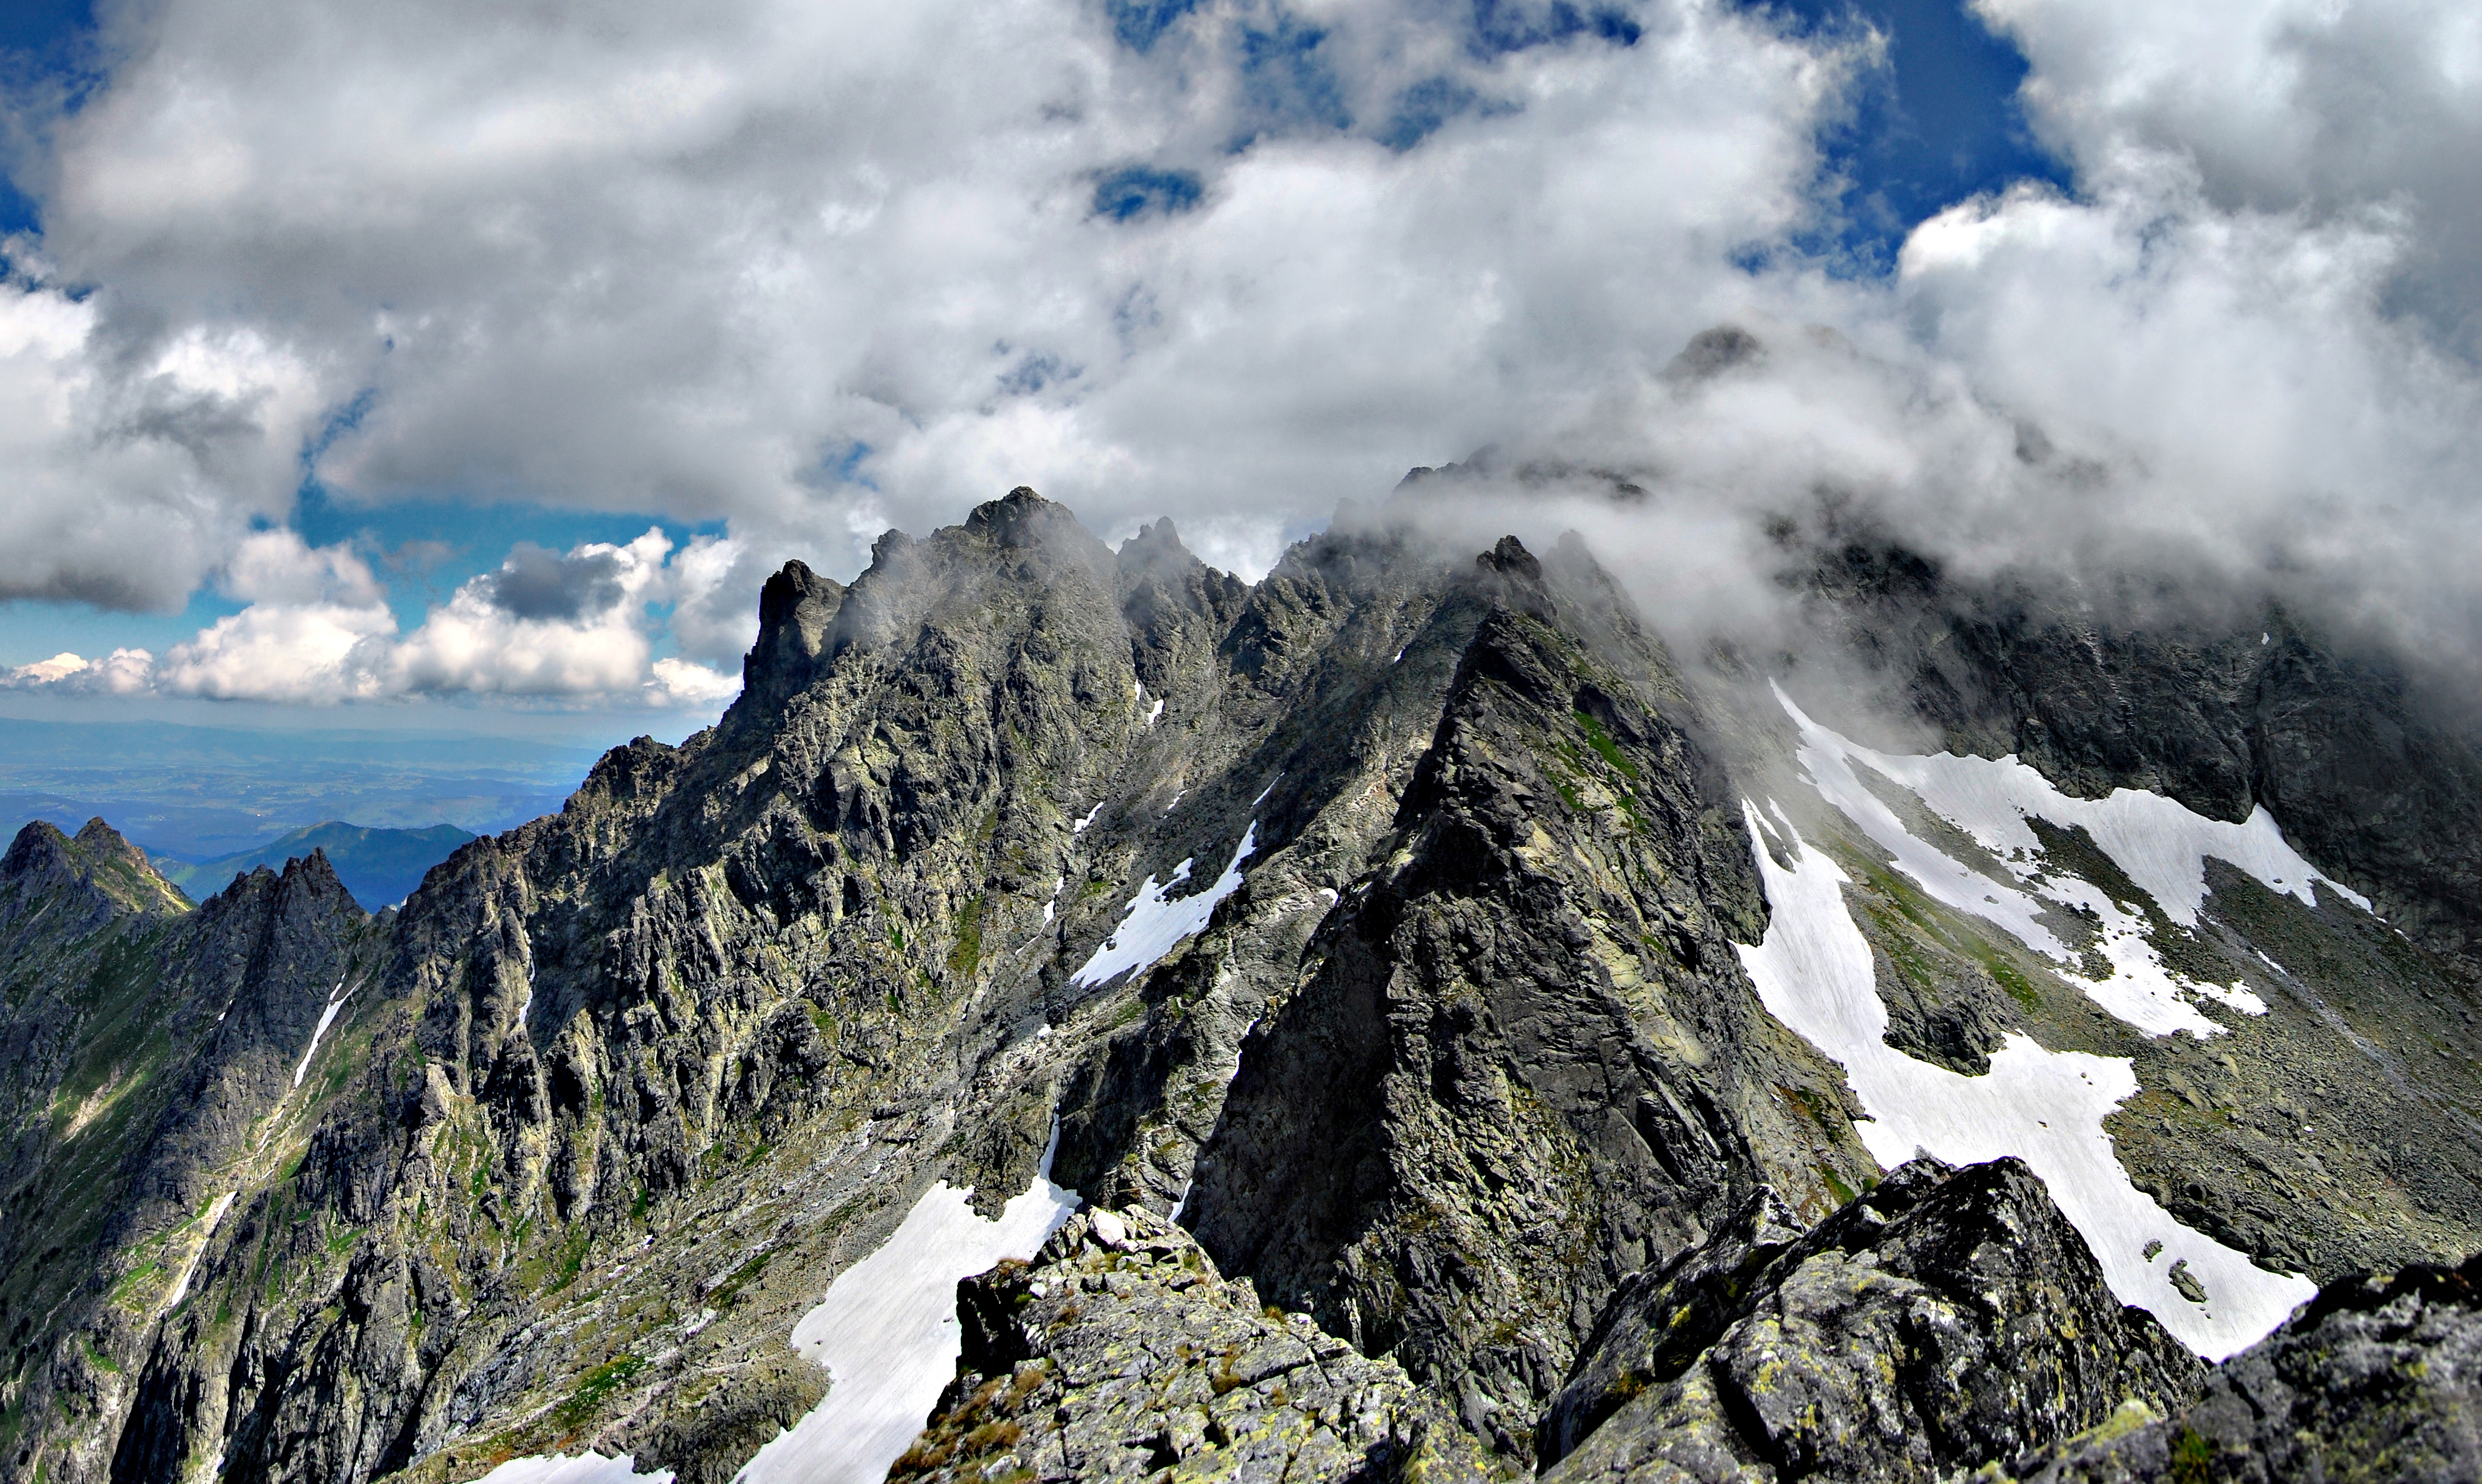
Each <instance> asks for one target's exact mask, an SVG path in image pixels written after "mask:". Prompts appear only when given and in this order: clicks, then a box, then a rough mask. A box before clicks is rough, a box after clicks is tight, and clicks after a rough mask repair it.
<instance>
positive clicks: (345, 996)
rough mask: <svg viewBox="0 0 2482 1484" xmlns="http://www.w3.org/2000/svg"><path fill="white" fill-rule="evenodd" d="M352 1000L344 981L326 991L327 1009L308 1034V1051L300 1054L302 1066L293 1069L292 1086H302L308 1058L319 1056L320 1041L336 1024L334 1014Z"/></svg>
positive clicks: (322, 1012)
mask: <svg viewBox="0 0 2482 1484" xmlns="http://www.w3.org/2000/svg"><path fill="white" fill-rule="evenodd" d="M353 998H354V997H353V995H352V994H351V993H349V992H348V991H347V990H346V989H345V981H344V980H342V979H338V980H337V981H336V987H335V988H334V989H331V990H330V991H328V1007H327V1008H326V1009H324V1010H322V1011H320V1012H319V1024H318V1027H317V1028H315V1029H313V1030H312V1031H311V1032H310V1049H309V1050H307V1051H305V1052H304V1053H303V1054H302V1064H301V1065H300V1066H297V1067H295V1068H294V1069H293V1085H294V1086H296V1087H299V1086H301V1085H302V1074H303V1073H304V1072H307V1071H309V1070H310V1058H311V1057H313V1056H315V1055H317V1054H319V1042H320V1040H321V1039H322V1038H324V1037H325V1036H326V1035H327V1034H328V1028H329V1027H330V1026H332V1025H334V1024H335V1023H336V1012H337V1011H339V1010H342V1009H343V1008H344V1007H345V1002H346V1001H348V1000H351V999H353Z"/></svg>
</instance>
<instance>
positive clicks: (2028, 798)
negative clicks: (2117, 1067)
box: [1759, 687, 2370, 1036]
mask: <svg viewBox="0 0 2482 1484" xmlns="http://www.w3.org/2000/svg"><path fill="white" fill-rule="evenodd" d="M1776 699H1777V700H1778V701H1779V702H1781V703H1782V706H1783V708H1784V711H1785V713H1786V714H1787V715H1789V716H1791V717H1792V719H1793V721H1794V723H1795V724H1796V725H1797V726H1799V728H1800V730H1801V742H1800V745H1799V747H1798V749H1797V755H1798V756H1799V758H1800V759H1801V763H1802V766H1803V767H1804V768H1807V769H1808V770H1809V777H1810V781H1811V783H1812V784H1813V785H1814V786H1815V787H1816V788H1817V789H1818V792H1819V794H1820V795H1821V796H1822V797H1824V798H1825V799H1826V800H1827V801H1828V802H1829V803H1831V804H1834V805H1835V807H1836V809H1837V810H1839V811H1840V812H1841V813H1842V814H1843V815H1844V816H1845V817H1846V818H1847V819H1849V820H1852V821H1853V822H1854V823H1855V824H1857V825H1860V826H1861V828H1862V833H1863V834H1865V835H1867V836H1868V837H1869V838H1870V840H1871V842H1872V843H1873V844H1875V845H1876V846H1879V848H1881V849H1882V850H1885V851H1886V852H1888V856H1889V857H1890V859H1891V860H1892V862H1893V863H1894V866H1895V869H1896V870H1898V871H1899V872H1903V873H1904V874H1905V875H1906V876H1907V877H1909V878H1910V879H1911V880H1912V881H1913V882H1914V885H1916V886H1918V887H1919V888H1921V890H1922V891H1923V892H1924V893H1925V894H1926V895H1928V896H1929V897H1930V898H1933V899H1934V900H1936V901H1939V902H1941V903H1942V904H1944V905H1946V906H1948V907H1951V908H1954V909H1955V910H1957V911H1959V912H1965V913H1969V914H1971V915H1972V916H1975V917H1978V918H1981V919H1982V920H1984V921H1985V922H1988V923H1991V924H1994V925H1996V926H1998V927H1999V928H2001V929H2003V930H2004V931H2006V932H2007V933H2008V934H2009V935H2010V936H2012V937H2014V938H2015V939H2017V941H2019V942H2020V943H2022V944H2024V945H2025V946H2026V947H2027V948H2028V949H2031V950H2034V951H2035V952H2038V953H2041V954H2043V955H2044V956H2045V957H2046V958H2049V959H2050V960H2052V962H2054V963H2055V964H2058V965H2061V966H2063V972H2062V974H2061V977H2062V978H2064V979H2067V980H2069V981H2070V982H2072V983H2074V984H2075V985H2076V986H2077V987H2078V988H2080V989H2081V990H2083V991H2084V992H2085V993H2086V995H2087V996H2088V997H2089V998H2091V999H2092V1000H2093V1001H2094V1002H2096V1003H2098V1004H2099V1005H2101V1006H2102V1007H2103V1008H2104V1009H2106V1010H2109V1011H2110V1012H2111V1013H2112V1014H2114V1015H2116V1016H2118V1017H2120V1018H2121V1019H2122V1020H2124V1021H2126V1022H2127V1023H2128V1024H2129V1025H2131V1026H2134V1027H2136V1028H2138V1029H2140V1030H2143V1031H2145V1032H2146V1033H2147V1034H2149V1035H2169V1034H2170V1033H2172V1032H2173V1031H2175V1030H2186V1031H2188V1032H2190V1033H2191V1034H2192V1035H2198V1036H2212V1035H2221V1034H2222V1033H2223V1030H2224V1028H2223V1027H2221V1026H2219V1025H2217V1024H2215V1023H2214V1022H2213V1021H2211V1020H2208V1019H2207V1018H2206V1017H2205V1015H2203V1014H2201V1013H2199V1011H2198V1009H2197V1007H2196V1005H2195V1004H2194V1003H2193V1002H2192V997H2195V996H2203V997H2205V998H2207V999H2211V1000H2213V1001H2216V1002H2219V1003H2222V1004H2225V1005H2228V1006H2230V1007H2231V1008H2232V1009H2236V1010H2240V1011H2242V1012H2244V1013H2247V1014H2251V1015H2263V1014H2265V1013H2266V1002H2264V1001H2262V1000H2260V999H2259V998H2258V996H2257V995H2255V994H2252V993H2251V992H2250V991H2249V990H2248V989H2246V988H2243V987H2242V986H2241V985H2240V984H2239V983H2238V982H2237V981H2236V982H2234V983H2232V984H2231V985H2211V984H2200V983H2198V982H2197V981H2195V980H2192V979H2190V978H2189V977H2187V976H2184V975H2180V974H2178V973H2176V972H2174V971H2173V970H2172V969H2170V968H2169V967H2168V966H2166V965H2165V964H2164V962H2163V958H2162V955H2161V954H2160V953H2159V952H2157V951H2156V950H2155V947H2154V943H2153V940H2152V937H2151V936H2150V932H2149V924H2148V923H2147V920H2146V919H2145V918H2143V917H2142V916H2139V915H2137V914H2134V913H2131V912H2128V911H2125V910H2123V908H2122V907H2121V905H2120V904H2119V903H2118V902H2115V901H2114V900H2112V898H2111V895H2110V894H2109V893H2108V892H2105V891H2104V890H2103V889H2102V888H2101V887H2099V886H2097V885H2095V884H2094V883H2093V882H2090V881H2087V880H2085V879H2083V878H2081V877H2078V876H2075V875H2072V874H2070V873H2068V872H2066V871H2065V870H2064V869H2063V868H2062V867H2061V866H2060V864H2059V863H2058V862H2056V861H2048V860H2046V858H2045V857H2044V855H2043V850H2042V841H2041V839H2040V838H2039V837H2038V836H2036V835H2035V833H2034V831H2033V829H2032V828H2031V827H2030V826H2029V825H2028V824H2027V823H2026V821H2027V820H2032V819H2042V820H2048V821H2049V822H2051V823H2052V824H2055V825H2058V826H2060V827H2061V828H2063V829H2067V828H2073V827H2079V826H2082V827H2083V828H2084V829H2085V831H2086V833H2087V834H2088V836H2089V837H2091V838H2092V839H2093V841H2094V842H2095V844H2096V845H2097V846H2099V847H2100V848H2101V850H2102V851H2103V853H2104V854H2106V855H2108V856H2110V857H2111V859H2112V861H2113V863H2114V864H2115V865H2117V866H2119V867H2120V869H2121V870H2122V872H2125V873H2126V875H2127V876H2128V878H2129V880H2130V881H2132V882H2134V883H2135V884H2136V885H2137V886H2138V887H2140V888H2141V889H2143V890H2144V891H2145V892H2146V893H2147V894H2148V895H2149V896H2151V897H2152V898H2154V900H2155V902H2156V904H2157V905H2158V906H2160V907H2161V908H2162V911H2163V915H2164V916H2165V917H2166V918H2168V919H2170V920H2171V921H2173V922H2175V923H2178V924H2180V925H2181V926H2183V927H2195V926H2197V925H2198V911H2199V908H2200V907H2201V906H2202V905H2203V904H2204V903H2205V897H2206V866H2205V863H2206V858H2207V857H2208V856H2212V857H2214V858H2215V859H2217V860H2222V861H2228V862H2230V863H2231V864H2232V865H2233V866H2235V867H2237V868H2239V869H2240V870H2242V871H2245V872H2249V873H2250V874H2251V875H2254V876H2256V877H2258V879H2259V880H2260V881H2263V882H2264V883H2266V885H2267V886H2268V887H2269V888H2271V889H2273V890H2276V891H2281V892H2287V893H2289V894H2291V895H2292V896H2293V897H2296V898H2299V899H2300V900H2302V901H2303V902H2304V903H2306V904H2308V905H2310V906H2316V905H2317V895H2316V893H2315V892H2314V891H2313V890H2312V883H2317V884H2319V885H2324V886H2325V887H2327V888H2328V889H2329V890H2330V891H2333V892H2335V893H2336V894H2337V895H2338V896H2340V897H2343V898H2346V899H2347V900H2350V901H2352V902H2353V903H2354V904H2355V905H2357V906H2359V907H2361V908H2362V909H2363V910H2364V911H2367V910H2368V909H2369V905H2370V903H2369V898H2365V897H2363V896H2362V895H2361V894H2359V893H2357V892H2354V891H2352V890H2350V889H2348V888H2346V887H2343V886H2339V885H2337V883H2336V882H2334V881H2332V880H2330V879H2328V878H2327V877H2326V876H2324V875H2321V874H2320V873H2319V872H2317V871H2316V870H2315V869H2314V868H2312V867H2311V866H2310V863H2309V862H2307V861H2305V860H2303V859H2302V858H2301V856H2300V855H2299V854H2298V853H2297V852H2296V851H2294V850H2293V848H2292V847H2291V846H2289V845H2287V844H2285V843H2284V833H2283V831H2282V830H2280V829H2278V828H2277V827H2276V823H2275V817H2274V816H2272V815H2270V814H2268V813H2267V812H2266V810H2265V808H2264V807H2262V806H2261V807H2260V808H2258V810H2256V811H2255V812H2253V813H2252V814H2251V816H2250V818H2249V819H2248V820H2247V821H2246V822H2244V823H2240V824H2231V823H2227V822H2225V821H2223V820H2210V819H2207V818H2206V817H2205V816H2204V815H2201V814H2196V813H2193V812H2192V811H2190V810H2189V809H2188V808H2186V807H2185V806H2183V805H2182V804H2180V803H2179V802H2178V801H2177V800H2174V799H2170V798H2165V797H2163V796H2161V795H2160V794H2145V793H2140V792H2138V791H2136V790H2134V789H2120V790H2117V791H2115V792H2114V793H2113V794H2111V796H2110V797H2108V798H2100V799H2083V798H2073V797H2071V796H2069V795H2067V794H2062V793H2061V792H2060V791H2059V790H2057V789H2055V788H2053V787H2052V786H2051V783H2050V780H2048V779H2046V778H2045V777H2044V776H2043V775H2042V774H2041V773H2039V772H2036V771H2035V770H2034V769H2033V768H2029V767H2027V766H2026V765H2024V764H2022V763H2020V762H2019V761H2017V759H2016V758H2014V757H2007V758H2002V759H1999V760H1997V761H1995V762H1994V761H1993V760H1991V759H1989V758H1967V757H1958V756H1956V755H1955V754H1953V753H1941V754H1939V755H1938V756H1935V757H1912V756H1902V755H1897V754H1891V753H1885V752H1879V751H1877V750H1875V749H1873V748H1869V747H1864V746H1862V744H1860V743H1859V742H1853V741H1851V740H1850V739H1848V738H1846V737H1843V736H1841V735H1839V734H1838V733H1836V732H1835V731H1833V730H1831V729H1829V728H1828V727H1825V726H1822V725H1820V724H1819V723H1818V722H1816V721H1814V720H1812V719H1810V717H1809V716H1807V715H1805V714H1804V713H1803V712H1802V710H1801V708H1800V707H1798V706H1796V705H1794V704H1793V702H1792V698H1791V697H1790V696H1787V695H1785V694H1784V693H1783V690H1782V688H1781V687H1779V688H1777V690H1776ZM1856 764H1860V765H1861V766H1862V767H1864V768H1869V769H1870V770H1871V771H1873V772H1876V773H1877V774H1879V775H1880V776H1881V777H1883V778H1886V779H1888V781H1889V782H1891V783H1894V784H1896V785H1898V786H1899V787H1902V788H1904V789H1905V790H1907V791H1909V792H1910V793H1912V794H1914V796H1915V797H1916V798H1918V799H1920V800H1921V802H1922V803H1923V805H1924V806H1925V807H1927V808H1928V809H1929V810H1930V811H1931V812H1932V813H1934V814H1936V815H1938V816H1939V817H1940V818H1941V819H1943V820H1946V821H1947V822H1948V823H1950V824H1952V825H1954V826H1955V827H1956V828H1957V829H1958V830H1960V831H1962V832H1963V833H1964V834H1966V835H1967V836H1968V837H1970V838H1971V839H1972V840H1973V841H1974V843H1975V844H1977V845H1979V846H1982V847H1983V848H1984V849H1986V850H1988V851H1990V852H1991V853H1992V854H1993V855H1994V856H1995V857H1997V858H1998V861H1999V863H2000V865H2001V868H2002V869H2003V870H2005V871H2006V872H2009V874H2010V877H2011V878H2012V879H2011V880H2009V881H2004V882H2003V881H2000V880H1997V879H1994V877H1992V876H1988V875H1985V874H1983V873H1982V872H1978V871H1975V870H1972V869H1970V868H1968V867H1967V866H1966V865H1964V864H1962V863H1961V862H1959V861H1957V860H1955V859H1953V858H1952V857H1950V856H1948V855H1947V854H1946V853H1945V852H1943V851H1941V849H1939V848H1938V847H1937V846H1933V845H1931V844H1930V843H1929V842H1927V841H1924V840H1922V839H1920V838H1919V837H1917V836H1915V835H1914V833H1913V832H1912V831H1911V830H1909V829H1908V828H1906V826H1905V823H1904V821H1903V820H1900V819H1898V818H1897V817H1896V814H1895V812H1894V811H1893V810H1891V809H1889V808H1888V805H1887V803H1886V802H1885V801H1884V800H1883V799H1881V798H1880V796H1879V795H1878V794H1874V793H1872V792H1871V791H1870V790H1869V789H1868V788H1867V787H1865V786H1864V785H1863V784H1862V779H1861V777H1860V775H1859V774H1858V773H1857V772H1856V771H1855V767H1854V765H1856ZM1759 827H1760V828H1762V829H1763V828H1768V826H1767V825H1766V821H1765V820H1759ZM1769 833H1773V831H1772V830H1771V829H1770V830H1769ZM2054 903H2058V904H2065V905H2067V906H2069V907H2073V908H2084V909H2086V910H2088V911H2090V912H2091V913H2092V914H2093V915H2094V919H2095V921H2096V923H2097V924H2098V925H2099V927H2100V929H2101V936H2100V939H2099V942H2098V943H2097V945H2096V947H2097V949H2098V950H2099V951H2100V952H2101V954H2102V955H2103V957H2104V958H2105V959H2106V960H2107V961H2108V962H2109V963H2110V965H2111V968H2112V972H2111V973H2110V974H2108V975H2106V976H2101V977H2099V978H2086V977H2083V976H2078V975H2075V974H2072V973H2068V972H2065V970H2066V968H2067V967H2068V966H2073V965H2074V964H2076V963H2077V962H2078V959H2077V957H2076V955H2074V954H2073V953H2072V952H2071V951H2070V950H2069V947H2068V945H2067V944H2065V943H2063V942H2062V941H2061V940H2060V938H2059V936H2058V934H2056V933H2054V932H2053V931H2052V930H2051V929H2050V927H2049V926H2047V925H2046V924H2044V923H2043V922H2042V921H2041V917H2042V915H2043V914H2044V913H2045V912H2046V911H2048V910H2052V908H2053V904H2054Z"/></svg>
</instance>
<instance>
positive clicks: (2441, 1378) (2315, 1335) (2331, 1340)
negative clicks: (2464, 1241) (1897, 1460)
mask: <svg viewBox="0 0 2482 1484" xmlns="http://www.w3.org/2000/svg"><path fill="white" fill-rule="evenodd" d="M2008 1473H2011V1474H2014V1475H2017V1476H2020V1477H2023V1478H2025V1479H2027V1480H2028V1481H2035V1480H2039V1481H2041V1484H2137V1481H2141V1480H2142V1481H2148V1484H2152V1481H2156V1480H2162V1481H2167V1484H2169V1481H2178V1484H2189V1481H2193V1480H2196V1481H2204V1480H2229V1481H2233V1484H2240V1481H2249V1484H2261V1481H2262V1484H2278V1481H2283V1484H2293V1481H2299V1484H2313V1481H2315V1484H2359V1481H2363V1480H2367V1481H2372V1484H2376V1481H2380V1480H2387V1481H2403V1484H2415V1481H2418V1484H2450V1481H2461V1480H2468V1479H2474V1478H2482V1257H2477V1258H2475V1259H2473V1260H2471V1261H2469V1262H2468V1263H2465V1265H2464V1266H2462V1267H2458V1268H2442V1267H2429V1266H2423V1267H2412V1268H2407V1269H2405V1270H2403V1271H2402V1272H2399V1273H2397V1274H2395V1275H2394V1276H2392V1277H2387V1278H2378V1277H2365V1278H2357V1279H2351V1280H2348V1281H2345V1282H2342V1283H2336V1284H2330V1285H2329V1286H2328V1287H2327V1288H2325V1289H2321V1290H2320V1292H2319V1294H2318V1296H2317V1297H2316V1298H2315V1299H2312V1300H2311V1301H2310V1303H2308V1304H2307V1305H2305V1306H2303V1308H2302V1310H2301V1312H2300V1313H2298V1314H2296V1315H2293V1316H2292V1318H2291V1319H2290V1320H2289V1321H2288V1322H2286V1323H2285V1324H2284V1327H2283V1328H2281V1329H2279V1330H2277V1331H2276V1332H2275V1333H2274V1334H2272V1335H2270V1336H2268V1337H2267V1338H2266V1339H2264V1340H2262V1341H2258V1343H2257V1344H2256V1345H2253V1346H2252V1347H2250V1348H2249V1349H2247V1350H2244V1351H2242V1352H2241V1353H2240V1354H2238V1355H2236V1356H2233V1357H2232V1358H2231V1360H2229V1361H2226V1362H2225V1363H2224V1364H2223V1365H2221V1366H2219V1367H2216V1368H2215V1369H2214V1371H2213V1372H2212V1373H2210V1374H2209V1375H2208V1376H2207V1378H2206V1382H2205V1390H2204V1392H2203V1393H2202V1394H2201V1395H2200V1396H2199V1397H2198V1399H2197V1400H2196V1402H2194V1403H2193V1404H2191V1405H2190V1406H2189V1407H2187V1408H2186V1409H2184V1410H2179V1411H2178V1412H2177V1414H2176V1415H2174V1416H2171V1417H2168V1418H2167V1417H2163V1416H2160V1415H2157V1414H2156V1413H2154V1412H2151V1411H2140V1410H2138V1409H2136V1408H2130V1409H2128V1410H2127V1411H2126V1412H2124V1413H2123V1414H2121V1415H2120V1416H2119V1417H2116V1418H2114V1419H2110V1420H2109V1421H2107V1422H2106V1423H2104V1424H2103V1425H2102V1426H2100V1427H2099V1428H2097V1429H2096V1430H2094V1431H2093V1432H2091V1433H2089V1434H2087V1435H2085V1436H2082V1437H2078V1438H2075V1439H2073V1440H2071V1441H2069V1442H2067V1443H2065V1444H2062V1445H2059V1446H2057V1447H2056V1448H2054V1449H2052V1450H2051V1451H2049V1452H2048V1453H2047V1454H2046V1455H2040V1456H2037V1457H2034V1458H2031V1459H2025V1460H2019V1461H2018V1462H2017V1463H2016V1465H2015V1467H2014V1468H2013V1469H2011V1470H2009V1471H2008ZM1991 1476H1992V1477H1993V1478H1994V1479H1996V1478H1998V1477H2002V1476H2004V1475H2003V1474H2002V1471H2001V1470H1999V1469H1997V1468H1994V1469H1993V1470H1992V1471H1991Z"/></svg>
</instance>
